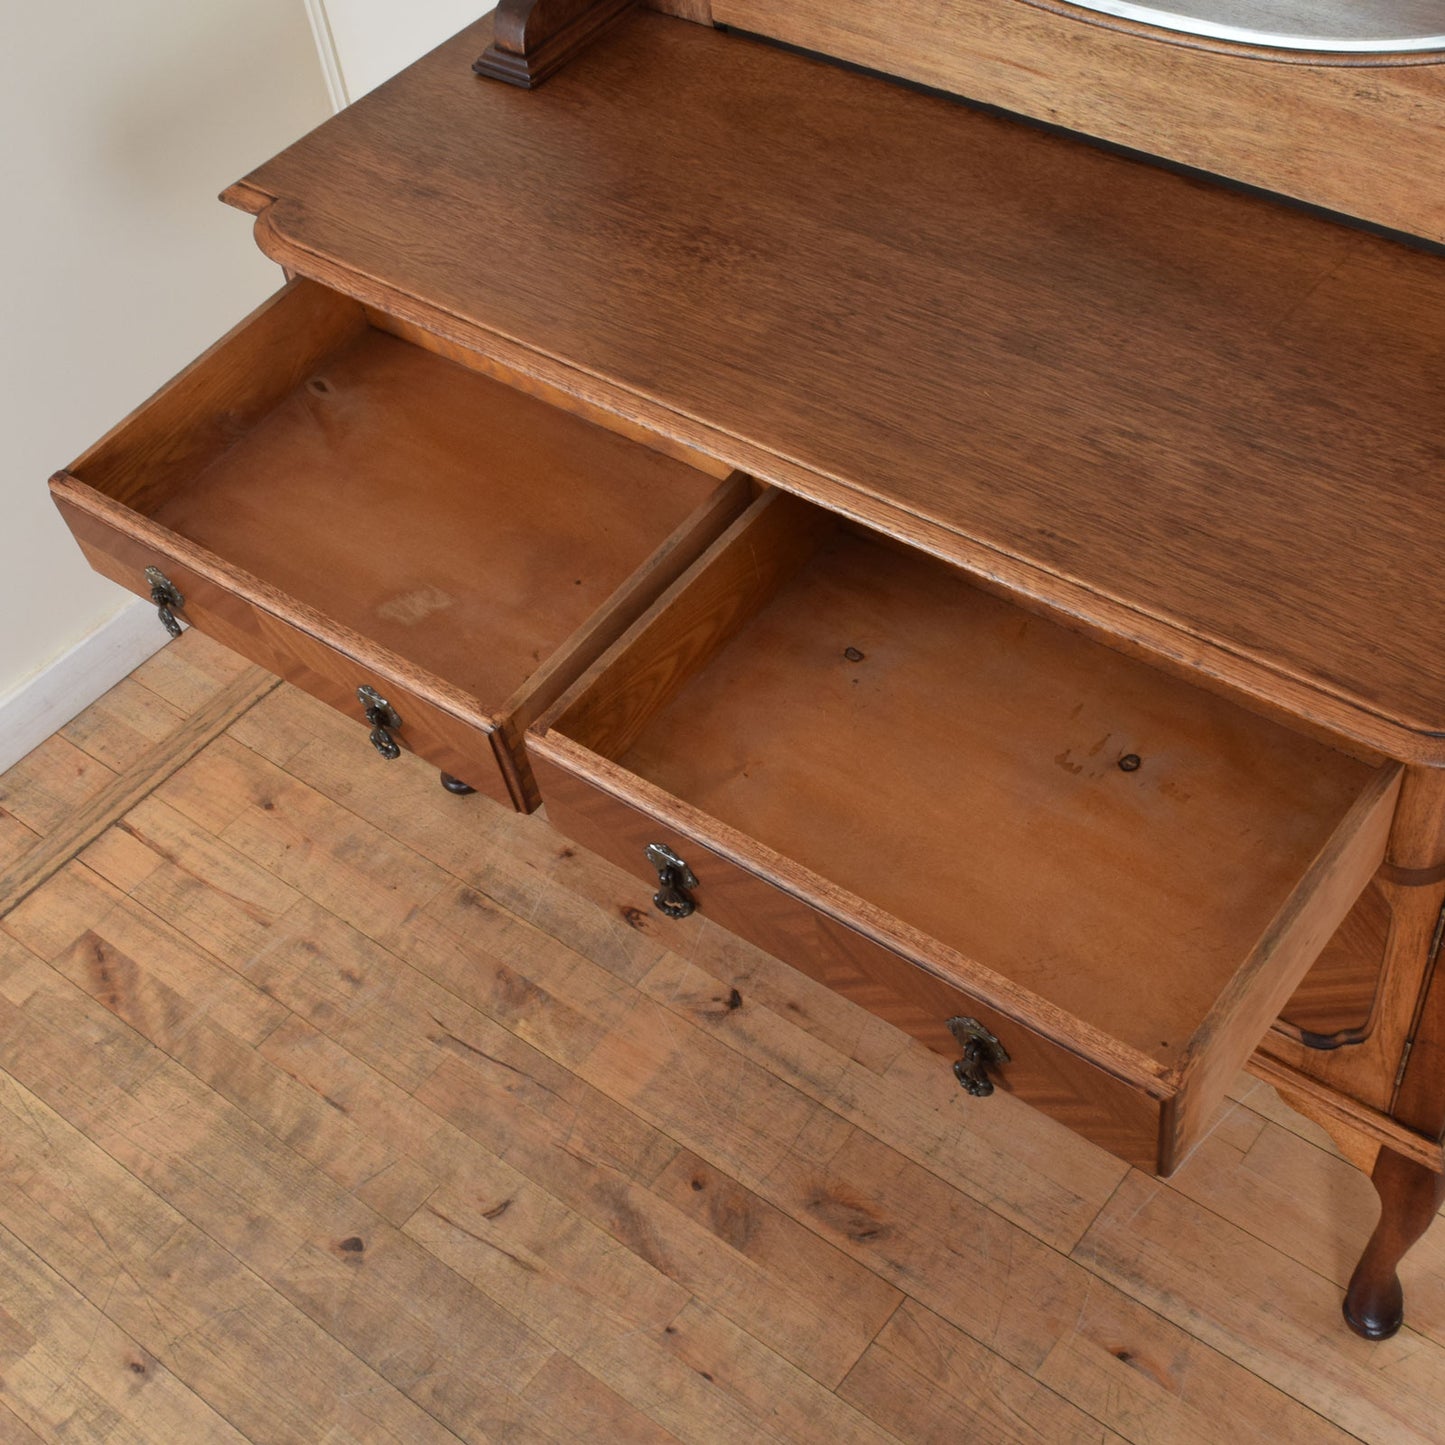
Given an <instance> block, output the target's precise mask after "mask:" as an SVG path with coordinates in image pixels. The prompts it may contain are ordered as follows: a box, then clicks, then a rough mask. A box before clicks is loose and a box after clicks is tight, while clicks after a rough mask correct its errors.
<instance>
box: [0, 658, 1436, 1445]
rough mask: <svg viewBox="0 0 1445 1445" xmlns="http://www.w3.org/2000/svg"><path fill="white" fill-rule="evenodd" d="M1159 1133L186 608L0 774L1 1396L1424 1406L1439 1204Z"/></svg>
mask: <svg viewBox="0 0 1445 1445" xmlns="http://www.w3.org/2000/svg"><path fill="white" fill-rule="evenodd" d="M1373 1218H1374V1196H1373V1192H1372V1190H1371V1189H1370V1186H1369V1184H1368V1182H1367V1181H1366V1180H1365V1179H1364V1178H1363V1177H1362V1176H1361V1175H1359V1174H1357V1173H1356V1172H1355V1170H1354V1169H1353V1168H1352V1167H1351V1166H1349V1165H1348V1164H1346V1163H1345V1162H1344V1161H1343V1160H1342V1159H1341V1158H1340V1157H1339V1156H1338V1154H1337V1153H1336V1152H1335V1151H1334V1149H1333V1148H1332V1147H1331V1146H1330V1144H1329V1142H1328V1140H1327V1139H1326V1138H1325V1137H1324V1136H1323V1135H1322V1134H1320V1133H1319V1132H1318V1131H1317V1130H1316V1129H1315V1128H1314V1127H1313V1126H1312V1125H1309V1124H1307V1123H1306V1122H1304V1121H1303V1120H1301V1119H1299V1118H1298V1117H1297V1116H1295V1115H1293V1114H1292V1113H1290V1112H1289V1111H1288V1110H1287V1109H1285V1108H1284V1107H1283V1106H1282V1105H1281V1104H1280V1102H1279V1100H1278V1099H1277V1098H1276V1097H1275V1096H1274V1095H1273V1094H1272V1093H1270V1091H1269V1090H1268V1089H1266V1088H1265V1087H1264V1086H1263V1085H1261V1084H1257V1083H1254V1082H1253V1081H1251V1080H1249V1079H1245V1078H1241V1079H1240V1081H1239V1084H1238V1087H1237V1089H1236V1090H1235V1093H1234V1096H1233V1098H1232V1099H1231V1100H1230V1101H1229V1102H1228V1104H1227V1105H1226V1107H1225V1108H1224V1109H1223V1110H1222V1111H1221V1114H1220V1118H1219V1119H1218V1121H1217V1126H1216V1128H1215V1129H1214V1132H1213V1133H1212V1135H1211V1136H1210V1138H1209V1139H1208V1140H1207V1141H1206V1142H1205V1144H1204V1145H1203V1146H1202V1147H1201V1148H1200V1149H1199V1150H1198V1151H1197V1152H1196V1154H1195V1155H1194V1157H1193V1158H1192V1159H1191V1160H1190V1161H1189V1163H1188V1164H1187V1165H1186V1166H1185V1167H1184V1168H1183V1169H1182V1170H1181V1171H1180V1172H1179V1174H1178V1175H1177V1176H1176V1177H1175V1178H1174V1179H1172V1180H1170V1181H1168V1182H1160V1181H1157V1180H1154V1179H1152V1178H1150V1177H1149V1176H1147V1175H1144V1174H1140V1173H1138V1172H1137V1171H1133V1170H1130V1169H1128V1168H1126V1167H1125V1166H1124V1165H1123V1164H1120V1163H1118V1162H1117V1161H1115V1160H1113V1159H1111V1158H1110V1157H1109V1156H1107V1155H1105V1154H1103V1153H1101V1152H1100V1151H1098V1150H1096V1149H1094V1148H1092V1147H1091V1146H1089V1145H1087V1144H1085V1143H1083V1142H1081V1141H1080V1140H1078V1139H1076V1138H1075V1137H1073V1136H1072V1135H1070V1134H1069V1133H1068V1132H1066V1131H1065V1130H1063V1129H1061V1128H1059V1127H1057V1126H1055V1125H1053V1124H1051V1123H1050V1122H1049V1121H1048V1120H1046V1119H1043V1118H1041V1117H1039V1116H1038V1115H1036V1114H1034V1113H1032V1112H1031V1111H1029V1110H1028V1109H1026V1108H1024V1107H1022V1106H1019V1105H1017V1104H1015V1103H1014V1101H1013V1100H1011V1099H1009V1098H1006V1097H1002V1096H996V1097H995V1098H993V1099H990V1100H988V1101H983V1102H981V1101H975V1100H969V1099H968V1098H967V1097H965V1096H964V1095H963V1094H962V1092H961V1091H960V1090H959V1089H958V1087H957V1085H956V1084H955V1083H954V1081H953V1079H952V1076H951V1074H950V1072H949V1070H948V1067H947V1065H946V1063H944V1062H943V1061H941V1060H939V1059H937V1058H935V1057H934V1056H932V1055H930V1054H929V1053H927V1051H925V1050H923V1049H922V1048H921V1047H919V1046H917V1045H915V1044H913V1043H912V1042H911V1041H910V1040H908V1039H906V1038H905V1037H904V1036H903V1035H901V1034H899V1033H897V1032H896V1031H894V1030H893V1029H891V1028H890V1027H888V1026H887V1025H885V1024H883V1023H881V1022H879V1021H877V1020H875V1019H873V1018H872V1017H871V1016H869V1015H868V1014H865V1013H863V1012H861V1011H860V1010H858V1009H857V1008H855V1007H853V1006H852V1005H850V1004H848V1003H846V1002H844V1001H842V1000H840V999H838V998H835V997H834V996H832V995H831V994H829V993H827V992H825V991H824V990H822V989H820V988H819V987H817V986H816V985H814V984H812V983H810V982H809V981H808V980H807V979H805V978H803V977H801V976H800V975H798V974H795V973H793V972H792V971H791V970H789V969H788V968H786V967H784V966H783V965H782V964H780V963H778V962H777V961H776V960H774V959H772V958H770V957H768V956H766V955H764V954H761V953H759V952H758V951H757V950H755V949H752V948H750V947H748V946H747V945H745V944H742V943H740V942H739V941H738V940H736V939H735V938H732V937H731V936H729V935H726V934H724V933H722V932H721V931H720V930H718V929H716V928H714V927H713V926H711V925H710V924H709V923H708V922H707V920H706V919H705V918H701V917H694V918H692V919H689V920H686V921H684V922H680V923H678V922H671V921H669V920H666V919H664V918H662V917H661V916H660V915H659V914H658V913H656V912H655V911H654V910H653V909H652V908H651V906H650V898H649V890H648V889H647V888H646V887H644V886H643V885H642V884H640V883H638V882H636V881H634V880H633V879H631V878H630V877H628V876H626V875H624V874H622V873H620V872H618V871H617V870H616V869H614V868H612V867H610V866H609V865H607V864H604V863H602V862H601V861H599V860H598V859H596V858H594V857H592V856H591V855H589V854H587V853H585V852H584V851H582V850H579V849H577V848H575V847H573V846H571V845H569V844H568V843H567V842H566V840H565V839H563V838H562V837H560V836H559V835H557V834H556V833H555V832H553V831H552V830H551V829H550V828H549V827H548V826H547V824H546V822H545V820H544V819H542V818H540V817H532V818H521V817H517V816H515V815H513V814H511V813H508V812H505V811H503V810H502V809H501V808H500V807H498V806H496V805H494V804H492V803H490V802H488V801H486V800H485V799H483V798H480V797H471V798H456V797H453V796H451V795H449V794H447V793H445V792H443V791H442V789H441V788H439V787H438V786H437V779H436V774H435V773H434V772H433V771H432V770H430V769H428V768H427V767H425V766H423V765H421V764H419V763H417V762H416V761H415V760H413V759H411V758H409V757H407V758H404V759H402V760H400V761H398V762H396V763H393V764H386V763H383V762H381V761H380V760H379V759H378V758H376V757H375V756H374V754H372V752H371V750H370V748H369V746H368V745H367V740H366V736H365V731H364V728H363V727H362V725H361V724H360V723H359V722H356V721H351V720H348V719H346V718H343V717H341V716H339V715H337V714H334V713H332V712H330V711H328V710H327V709H326V708H324V707H322V706H320V705H319V704H316V703H313V702H312V701H310V700H309V699H308V698H306V697H305V696H303V695H302V694H300V693H298V692H296V691H294V690H293V689H291V688H288V687H284V686H279V685H277V684H276V683H275V682H274V681H273V680H272V679H270V678H269V677H267V676H266V675H265V674H262V673H260V672H258V671H256V670H255V669H252V668H249V667H247V666H246V665H245V664H244V663H242V662H241V661H240V660H239V659H237V658H235V657H233V656H231V655H230V654H228V653H226V652H224V651H222V650H221V649H219V648H217V647H215V646H214V645H213V644H210V643H208V642H206V641H205V640H204V639H203V638H201V637H199V636H198V635H197V634H195V633H188V634H187V635H186V636H185V637H184V638H183V639H181V640H180V641H179V642H177V643H175V644H173V645H172V646H170V647H167V648H166V649H165V650H164V651H162V652H161V653H159V654H158V655H157V656H156V657H155V658H153V659H152V660H151V661H150V662H148V663H146V664H145V665H144V666H143V667H142V668H141V669H140V670H139V671H138V672H137V673H135V674H134V675H133V676H132V677H130V678H128V679H127V680H126V681H125V682H123V683H121V684H120V686H119V687H117V688H115V689H114V690H113V691H112V692H111V693H110V694H108V695H107V696H106V697H105V698H103V699H101V700H100V701H99V702H98V703H96V704H95V705H94V706H93V707H92V708H90V709H89V710H88V711H87V712H86V713H85V714H83V715H82V716H81V717H79V718H77V719H76V720H75V721H74V722H73V723H71V724H70V725H69V726H67V727H66V728H64V729H62V731H61V732H60V733H58V734H56V736H54V737H53V738H51V739H50V740H49V741H48V742H46V743H45V744H44V745H42V746H41V747H40V748H38V749H37V750H36V751H35V752H34V753H32V754H31V755H30V756H29V757H27V758H26V759H24V760H23V761H22V762H20V763H19V764H18V765H17V766H16V767H15V768H13V769H12V770H11V771H10V772H9V773H7V774H5V775H4V776H3V777H0V1441H3V1442H6V1445H8V1442H10V1441H12V1440H14V1441H25V1442H29V1441H34V1440H41V1441H60V1440H64V1441H67V1442H69V1441H96V1442H105V1445H115V1442H129V1441H136V1442H156V1445H192V1442H196V1445H200V1442H207V1441H231V1442H236V1441H264V1442H272V1441H278V1442H279V1441H286V1442H296V1445H315V1442H320V1441H326V1442H351V1441H394V1442H400V1445H414V1442H432V1441H451V1440H465V1441H484V1440H485V1441H558V1442H562V1441H565V1442H569V1445H572V1442H578V1441H583V1442H593V1441H597V1442H608V1441H618V1442H633V1441H638V1442H652V1441H667V1440H679V1441H695V1442H701V1445H712V1442H733V1441H737V1442H746V1445H752V1442H756V1441H765V1440H778V1441H789V1442H792V1441H798V1442H804V1441H807V1442H812V1441H816V1442H823V1445H844V1442H853V1441H860V1442H862V1441H878V1442H884V1441H902V1442H907V1445H913V1442H925V1441H938V1442H972V1441H980V1442H989V1445H993V1442H1006V1441H1036V1442H1037V1441H1043V1442H1053V1441H1065V1442H1074V1441H1081V1442H1082V1441H1090V1442H1093V1441H1097V1442H1104V1441H1109V1442H1117V1441H1121V1440H1123V1441H1131V1442H1135V1445H1145V1442H1176V1441H1191V1442H1200V1445H1216V1442H1220V1441H1231V1442H1233V1441H1249V1440H1268V1441H1271V1442H1278V1445H1287V1442H1298V1445H1306V1442H1308V1445H1314V1442H1321V1441H1344V1440H1348V1439H1350V1438H1352V1437H1353V1438H1358V1439H1361V1440H1366V1441H1375V1442H1397V1441H1417V1440H1418V1441H1430V1442H1438V1441H1439V1440H1440V1439H1442V1437H1445V1425H1442V1421H1445V1229H1438V1230H1436V1231H1435V1233H1434V1235H1433V1237H1427V1239H1426V1240H1425V1242H1424V1243H1423V1244H1421V1245H1420V1246H1419V1247H1418V1248H1417V1250H1416V1251H1415V1252H1414V1254H1413V1255H1412V1256H1411V1257H1410V1260H1409V1262H1408V1266H1407V1269H1406V1288H1407V1291H1408V1295H1409V1307H1410V1323H1409V1326H1408V1327H1407V1328H1406V1329H1405V1330H1404V1331H1403V1332H1402V1333H1401V1334H1400V1335H1399V1336H1397V1337H1396V1338H1395V1339H1394V1340H1391V1341H1388V1342H1386V1343H1384V1344H1379V1345H1369V1344H1366V1343H1364V1342H1363V1341H1361V1340H1358V1339H1356V1338H1355V1337H1354V1336H1352V1335H1350V1334H1349V1333H1348V1332H1347V1331H1346V1330H1345V1329H1344V1327H1343V1325H1342V1324H1341V1322H1340V1319H1339V1295H1340V1289H1341V1286H1342V1284H1343V1282H1344V1280H1345V1279H1346V1278H1347V1277H1348V1274H1349V1271H1350V1268H1351V1267H1352V1264H1353V1261H1354V1257H1355V1255H1356V1253H1357V1252H1358V1249H1359V1247H1360V1245H1361V1243H1362V1241H1363V1240H1364V1238H1365V1237H1366V1235H1367V1234H1368V1232H1369V1230H1370V1227H1371V1226H1372V1224H1373Z"/></svg>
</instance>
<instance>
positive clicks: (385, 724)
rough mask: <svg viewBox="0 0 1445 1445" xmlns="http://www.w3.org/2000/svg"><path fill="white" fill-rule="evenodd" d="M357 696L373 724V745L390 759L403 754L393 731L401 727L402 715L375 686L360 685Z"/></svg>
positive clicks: (367, 718)
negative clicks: (393, 735)
mask: <svg viewBox="0 0 1445 1445" xmlns="http://www.w3.org/2000/svg"><path fill="white" fill-rule="evenodd" d="M356 696H357V698H358V699H359V700H360V702H361V706H362V708H363V709H364V711H365V713H366V720H367V722H369V723H370V724H371V745H372V747H374V748H375V749H376V750H377V752H379V753H380V754H381V755H382V757H384V758H386V759H387V760H388V761H389V760H390V759H392V758H399V757H400V756H401V747H400V745H399V744H398V743H397V740H396V739H395V738H394V737H392V735H391V734H392V731H393V730H396V729H400V727H401V716H400V714H399V713H398V712H397V710H396V709H395V708H394V707H392V705H391V704H390V703H389V702H387V700H386V699H385V698H384V697H382V695H381V694H380V693H379V692H377V690H376V689H375V688H374V687H365V686H363V687H359V688H357V689H356Z"/></svg>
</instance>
